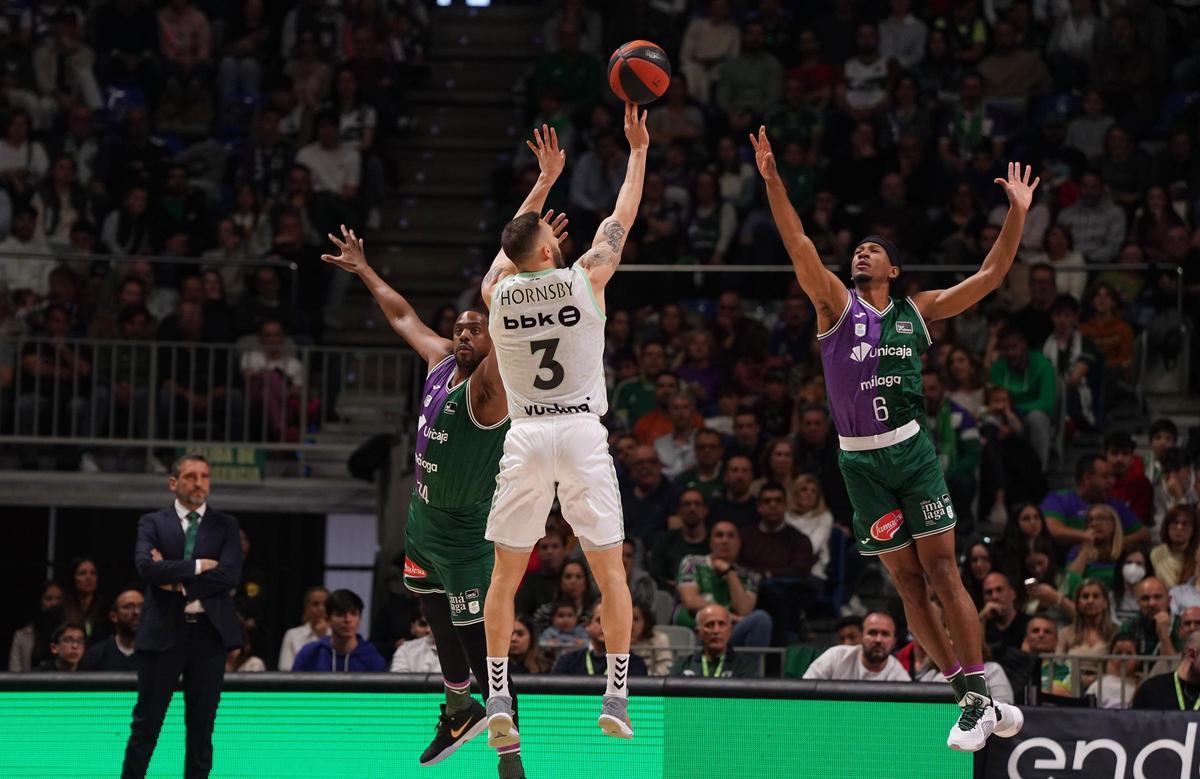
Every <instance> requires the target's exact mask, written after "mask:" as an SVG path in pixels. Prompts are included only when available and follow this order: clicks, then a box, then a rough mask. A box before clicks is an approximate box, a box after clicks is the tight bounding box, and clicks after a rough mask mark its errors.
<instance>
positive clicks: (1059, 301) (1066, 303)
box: [1050, 295, 1079, 316]
mask: <svg viewBox="0 0 1200 779" xmlns="http://www.w3.org/2000/svg"><path fill="white" fill-rule="evenodd" d="M1063 311H1070V312H1071V313H1072V314H1074V315H1075V316H1079V301H1078V300H1076V299H1075V298H1073V297H1071V296H1070V295H1059V296H1058V297H1056V298H1055V299H1054V302H1053V303H1051V304H1050V313H1051V314H1052V315H1053V314H1058V313H1061V312H1063Z"/></svg>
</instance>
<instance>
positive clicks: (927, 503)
mask: <svg viewBox="0 0 1200 779" xmlns="http://www.w3.org/2000/svg"><path fill="white" fill-rule="evenodd" d="M943 518H945V519H950V520H953V519H954V506H953V505H951V503H950V496H949V495H943V496H942V497H941V498H938V499H937V500H923V501H921V519H923V520H925V527H936V526H937V525H938V523H939V522H941V521H942V519H943Z"/></svg>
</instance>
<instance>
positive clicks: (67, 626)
mask: <svg viewBox="0 0 1200 779" xmlns="http://www.w3.org/2000/svg"><path fill="white" fill-rule="evenodd" d="M68 630H78V631H79V632H80V633H82V634H83V638H84V640H85V641H86V640H87V628H85V627H84V626H83V625H81V624H79V623H78V622H64V623H62V624H61V625H59V626H58V627H56V628H55V629H54V632H53V633H51V634H50V643H51V644H57V643H58V642H59V641H62V637H63V634H64V633H66V632H67V631H68Z"/></svg>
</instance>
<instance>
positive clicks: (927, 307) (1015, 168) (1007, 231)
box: [913, 162, 1041, 322]
mask: <svg viewBox="0 0 1200 779" xmlns="http://www.w3.org/2000/svg"><path fill="white" fill-rule="evenodd" d="M1031 175H1033V168H1032V167H1030V166H1025V169H1024V171H1022V169H1021V163H1019V162H1010V163H1008V178H1007V179H1001V178H998V179H996V183H997V184H999V185H1000V186H1002V187H1004V194H1006V195H1008V215H1007V216H1005V217H1004V226H1003V227H1001V228H1000V235H999V237H997V238H996V243H995V244H993V245H992V249H991V251H989V252H988V254H987V257H985V258H984V260H983V265H982V266H981V267H980V268H979V270H978V271H976V272H975V273H974V275H972V276H969V277H968V278H965V279H963V280H962V281H960V282H959V283H957V284H955V285H954V286H953V287H950V288H949V289H931V290H929V291H927V292H918V293H917V294H916V295H914V296H913V303H915V304H916V306H917V310H918V311H920V312H921V317H922V318H923V319H924V320H925V321H926V322H932V321H934V320H935V319H947V318H949V317H952V316H957V315H958V314H960V313H962V312H963V311H966V310H967V309H968V308H970V307H971V306H973V305H975V304H976V303H978V302H979V301H980V300H983V298H985V297H986V296H987V295H989V294H991V293H992V292H993V291H995V290H996V289H998V288H999V286H1000V284H1001V283H1002V282H1003V281H1004V277H1005V276H1007V275H1008V269H1009V268H1011V267H1012V264H1013V259H1015V258H1016V256H1017V249H1018V248H1020V246H1021V233H1022V232H1024V230H1025V214H1026V213H1028V211H1029V206H1030V205H1031V204H1032V203H1033V191H1034V190H1035V189H1037V185H1038V183H1039V182H1040V181H1041V179H1040V178H1035V179H1034V180H1033V183H1032V184H1031V183H1030V182H1029V177H1030V176H1031Z"/></svg>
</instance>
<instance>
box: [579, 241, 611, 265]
mask: <svg viewBox="0 0 1200 779" xmlns="http://www.w3.org/2000/svg"><path fill="white" fill-rule="evenodd" d="M614 256H615V252H613V251H612V249H609V248H608V245H607V244H604V245H602V246H596V247H594V248H592V249H589V250H588V251H587V253H585V254H584V255H583V256H582V257H580V258H579V267H581V268H583V269H584V270H591V269H592V268H600V267H603V266H605V265H612V264H613V257H614Z"/></svg>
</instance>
